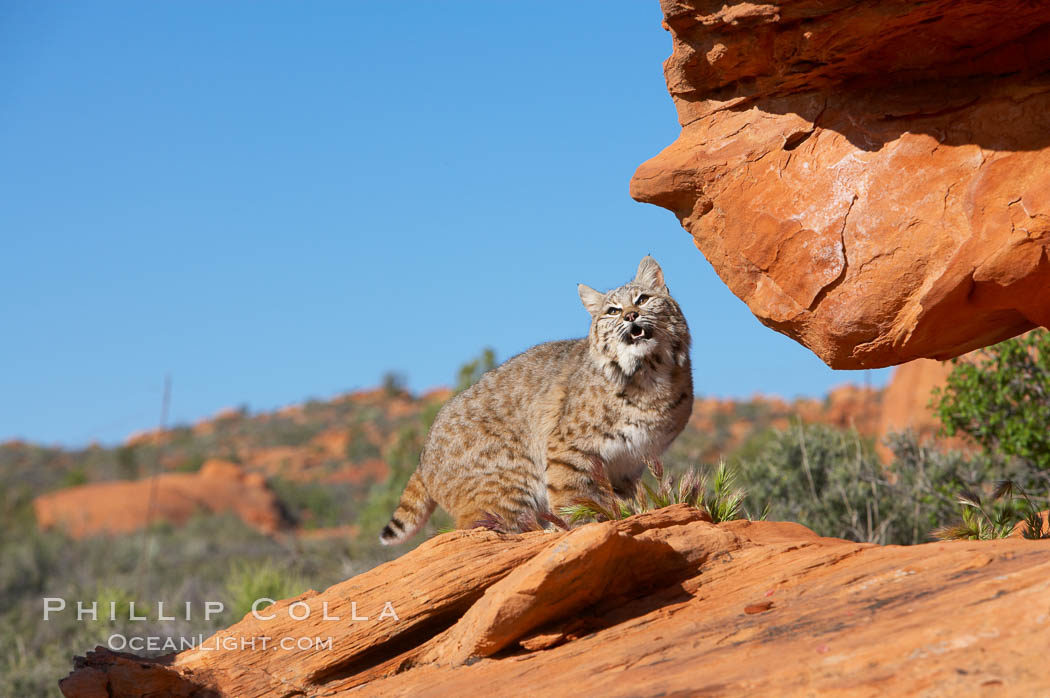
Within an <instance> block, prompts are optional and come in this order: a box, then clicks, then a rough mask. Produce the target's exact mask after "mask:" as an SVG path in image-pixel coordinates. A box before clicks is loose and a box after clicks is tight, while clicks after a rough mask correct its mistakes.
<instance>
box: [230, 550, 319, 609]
mask: <svg viewBox="0 0 1050 698" xmlns="http://www.w3.org/2000/svg"><path fill="white" fill-rule="evenodd" d="M307 588H308V586H307V584H306V582H305V581H304V580H303V579H302V578H301V577H299V576H298V575H296V574H294V573H292V572H289V571H288V569H287V568H286V567H283V566H281V565H278V564H277V563H275V562H274V561H272V560H262V561H261V562H241V561H238V562H234V564H233V565H232V566H231V568H230V573H229V575H228V576H227V577H226V598H227V600H228V604H227V606H228V609H229V611H230V612H231V613H232V614H233V617H234V618H236V619H241V618H243V617H244V616H245V615H247V614H248V613H249V612H251V610H252V604H254V603H255V602H256V601H257V600H259V599H264V598H265V599H273V600H274V601H280V600H281V599H286V598H289V597H291V596H296V595H298V594H301V593H303V592H304V591H306V590H307ZM264 608H266V606H260V607H259V609H258V610H259V611H260V612H262V610H263V609H264Z"/></svg>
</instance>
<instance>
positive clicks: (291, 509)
mask: <svg viewBox="0 0 1050 698" xmlns="http://www.w3.org/2000/svg"><path fill="white" fill-rule="evenodd" d="M267 484H268V485H269V486H270V489H272V490H273V491H274V494H276V495H277V499H278V501H280V503H281V506H282V507H283V509H284V512H285V513H286V514H287V516H288V517H289V518H290V519H292V521H293V523H295V524H297V525H299V526H302V527H303V528H325V527H328V526H338V525H339V524H341V523H345V522H346V521H347V520H348V519H349V517H350V516H351V515H352V513H353V502H354V500H355V497H354V493H353V492H352V489H351V488H350V487H349V486H346V485H342V484H333V483H322V482H316V481H305V482H300V481H298V480H287V479H285V478H282V477H279V476H275V477H271V478H270V479H269V480H268V481H267Z"/></svg>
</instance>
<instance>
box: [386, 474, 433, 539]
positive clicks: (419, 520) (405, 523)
mask: <svg viewBox="0 0 1050 698" xmlns="http://www.w3.org/2000/svg"><path fill="white" fill-rule="evenodd" d="M435 506H437V502H435V501H434V500H433V499H431V498H430V495H429V494H427V490H426V488H425V487H423V480H422V479H421V478H420V477H419V471H418V470H417V471H416V472H414V473H412V477H410V478H409V479H408V484H407V485H405V491H404V492H402V493H401V500H400V501H399V502H398V503H397V509H395V510H394V515H393V516H391V517H390V522H389V523H388V524H387V525H386V526H384V527H383V532H382V533H380V534H379V542H380V543H382V544H383V545H396V544H397V543H404V542H405V541H406V540H408V539H409V538H411V537H412V536H413V535H415V533H416V531H418V530H419V529H420V528H422V527H423V524H425V523H426V522H427V519H429V518H430V515H431V514H432V513H434V507H435Z"/></svg>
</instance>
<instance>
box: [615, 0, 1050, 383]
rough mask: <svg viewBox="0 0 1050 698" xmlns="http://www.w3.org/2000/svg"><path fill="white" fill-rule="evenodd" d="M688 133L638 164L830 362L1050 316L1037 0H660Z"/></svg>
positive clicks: (732, 277)
mask: <svg viewBox="0 0 1050 698" xmlns="http://www.w3.org/2000/svg"><path fill="white" fill-rule="evenodd" d="M661 5H662V8H663V12H664V15H665V20H664V25H665V27H666V28H667V29H668V30H669V31H670V33H671V37H672V39H673V46H674V50H673V53H672V55H671V57H670V58H668V59H667V61H666V63H665V64H664V72H665V76H666V79H667V85H668V89H669V91H670V93H671V96H672V97H673V99H674V102H675V105H676V108H677V111H678V118H679V122H680V123H681V125H682V132H681V135H680V136H679V137H678V139H677V140H676V141H675V142H674V143H673V144H671V145H670V146H668V147H667V148H666V149H665V150H664V151H663V152H661V153H660V154H659V155H657V156H656V157H654V158H653V159H651V160H649V161H648V162H645V163H644V164H642V165H641V166H640V167H639V168H638V171H637V172H636V173H635V175H634V178H633V179H632V181H631V195H632V196H633V197H634V198H635V199H638V200H639V201H644V202H649V203H653V204H656V205H659V206H663V207H665V208H667V209H670V210H671V211H673V212H674V213H675V215H676V216H678V218H679V220H680V221H681V223H682V225H683V226H684V227H685V228H686V230H688V231H689V232H690V233H691V234H692V235H693V238H694V240H695V242H696V246H697V247H698V248H699V249H700V251H701V252H703V254H704V256H705V257H707V259H708V261H710V262H711V264H712V265H713V266H714V268H715V271H716V272H717V273H718V274H719V276H720V277H721V278H722V280H723V281H724V282H725V283H726V284H727V285H728V286H729V288H730V289H731V290H732V291H733V293H735V294H736V295H737V296H738V297H740V298H741V299H742V300H744V302H746V303H747V304H748V307H749V308H750V309H751V311H752V312H753V313H754V314H755V315H756V316H757V317H758V319H759V320H760V321H761V322H763V323H764V324H766V325H768V326H769V327H772V328H773V329H776V330H777V331H779V332H782V333H784V334H786V335H788V336H789V337H792V338H793V339H795V340H797V341H799V342H800V343H802V344H803V345H805V346H806V347H808V348H809V349H811V350H812V351H813V352H815V353H816V354H817V355H818V356H820V358H821V359H823V360H824V361H825V362H826V363H827V364H828V365H830V366H831V367H833V368H848V369H856V368H872V367H880V366H888V365H893V364H897V363H902V362H904V361H910V360H912V359H916V358H922V357H927V358H936V359H946V358H950V357H953V356H957V355H959V354H962V353H965V352H967V351H970V350H972V349H976V348H979V347H982V346H986V345H989V344H992V343H995V342H998V341H1001V340H1003V339H1006V338H1008V337H1011V336H1014V335H1016V334H1020V333H1021V332H1024V331H1026V330H1029V329H1031V328H1033V327H1035V326H1039V325H1042V326H1050V5H1048V4H1047V3H1045V2H1023V1H1021V0H1006V1H1004V2H992V1H990V0H927V1H919V0H877V1H874V2H865V3H855V2H847V1H845V0H838V1H834V0H833V1H828V0H782V1H780V2H767V3H762V2H740V1H734V0H730V1H729V2H722V1H721V0H720V1H719V2H707V1H706V0H662V3H661Z"/></svg>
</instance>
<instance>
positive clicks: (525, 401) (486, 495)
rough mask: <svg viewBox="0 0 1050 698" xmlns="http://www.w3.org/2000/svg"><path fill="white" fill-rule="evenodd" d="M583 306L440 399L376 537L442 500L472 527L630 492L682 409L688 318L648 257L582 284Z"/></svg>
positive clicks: (388, 537)
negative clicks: (563, 332) (604, 284)
mask: <svg viewBox="0 0 1050 698" xmlns="http://www.w3.org/2000/svg"><path fill="white" fill-rule="evenodd" d="M578 290H579V293H580V300H582V301H583V305H584V307H585V308H586V309H587V311H588V312H589V313H590V314H591V331H590V334H589V336H588V337H586V338H583V339H570V340H563V341H558V342H548V343H546V344H540V345H539V346H535V347H533V348H532V349H529V350H528V351H526V352H524V353H523V354H519V355H518V356H515V357H514V358H512V359H509V360H508V361H507V362H506V363H504V364H502V365H501V366H499V367H497V368H495V369H493V370H491V371H489V372H488V373H486V374H485V375H484V376H483V377H482V378H481V380H479V381H478V382H477V383H475V384H474V385H473V386H471V387H470V388H469V389H467V390H465V391H463V392H462V393H460V394H459V395H456V396H455V397H454V398H452V399H451V400H449V401H448V402H447V403H446V404H445V405H444V407H442V408H441V411H440V412H438V415H437V418H436V419H435V420H434V425H433V426H432V427H431V428H430V433H429V434H427V438H426V441H425V443H424V445H423V453H422V455H421V457H420V459H419V467H418V468H417V469H416V472H415V473H413V475H412V477H411V479H409V481H408V484H407V486H406V487H405V491H404V493H403V494H402V495H401V501H400V502H399V503H398V507H397V510H396V511H394V515H393V516H392V517H391V519H390V522H389V523H388V524H387V525H386V527H385V528H383V532H382V534H381V535H380V541H381V542H382V543H384V544H386V545H393V544H395V543H401V542H403V541H405V540H406V539H408V538H409V537H411V536H412V535H413V534H414V533H415V532H416V531H418V530H419V528H420V527H421V526H422V525H423V524H424V523H425V522H426V520H427V518H429V517H430V514H431V513H433V511H434V507H435V505H437V504H440V505H441V506H442V507H443V508H444V509H445V510H447V511H448V512H449V513H450V514H452V515H453V517H454V518H455V520H456V526H457V528H470V527H472V526H474V525H476V522H478V521H479V520H482V519H485V518H488V519H490V520H491V519H492V518H493V516H496V517H499V519H501V520H502V521H506V522H512V523H514V522H518V521H520V520H522V517H527V516H529V515H530V514H539V513H546V512H553V513H555V514H557V513H559V512H560V510H561V508H562V507H565V506H567V505H570V504H572V503H573V501H574V500H576V499H580V498H590V499H595V500H596V501H599V502H601V501H606V500H607V497H608V493H607V487H606V488H604V491H603V488H600V487H599V486H598V483H596V481H595V480H596V478H595V477H594V474H595V472H594V470H593V468H595V467H604V468H605V472H606V475H607V477H608V480H609V482H610V483H611V484H612V486H613V490H614V491H615V492H617V493H620V494H623V493H627V492H633V488H634V486H635V485H636V483H637V481H638V480H639V478H641V476H642V472H643V470H644V468H645V463H644V461H645V460H647V459H650V458H656V457H659V456H660V455H661V454H662V453H663V452H664V450H665V449H666V448H667V447H668V446H669V445H670V443H671V442H672V441H673V440H674V438H675V437H676V436H678V434H679V433H681V431H682V429H683V428H684V427H685V424H686V422H687V421H688V420H689V415H690V413H691V412H692V409H693V378H692V369H691V366H690V362H689V341H690V338H689V328H688V327H687V326H686V322H685V318H684V317H683V316H682V311H681V309H680V308H679V307H678V304H677V303H676V302H675V300H674V299H673V298H672V297H671V294H670V292H669V291H668V290H667V286H666V285H665V284H664V276H663V271H662V270H661V269H660V265H658V264H657V263H656V260H654V259H653V258H652V257H649V256H646V257H645V258H643V259H642V261H641V263H640V264H639V265H638V272H637V274H636V275H635V278H634V280H633V281H631V282H629V283H627V284H624V285H623V286H621V287H619V288H617V289H613V290H612V291H609V292H608V293H600V292H598V291H595V290H594V289H593V288H590V287H589V286H585V285H583V284H580V285H579V289H578Z"/></svg>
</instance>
